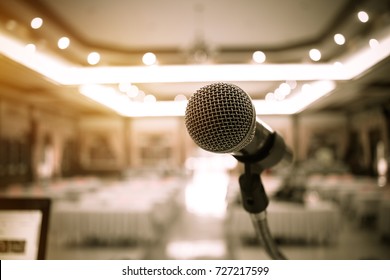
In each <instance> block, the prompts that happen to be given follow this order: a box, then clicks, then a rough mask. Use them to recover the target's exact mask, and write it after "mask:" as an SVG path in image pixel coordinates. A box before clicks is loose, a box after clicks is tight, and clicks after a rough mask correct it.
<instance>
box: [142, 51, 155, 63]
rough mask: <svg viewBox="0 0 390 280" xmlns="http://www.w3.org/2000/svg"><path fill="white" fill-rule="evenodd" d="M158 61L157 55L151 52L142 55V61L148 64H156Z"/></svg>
mask: <svg viewBox="0 0 390 280" xmlns="http://www.w3.org/2000/svg"><path fill="white" fill-rule="evenodd" d="M156 61H157V57H156V55H155V54H154V53H151V52H148V53H145V54H144V55H143V57H142V62H143V63H144V64H145V65H148V66H150V65H154V64H156Z"/></svg>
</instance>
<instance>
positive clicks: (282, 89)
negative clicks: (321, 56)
mask: <svg viewBox="0 0 390 280" xmlns="http://www.w3.org/2000/svg"><path fill="white" fill-rule="evenodd" d="M278 89H279V93H280V94H281V95H283V96H287V95H289V94H290V93H291V87H290V85H289V84H287V83H281V84H280V86H279V88H278Z"/></svg>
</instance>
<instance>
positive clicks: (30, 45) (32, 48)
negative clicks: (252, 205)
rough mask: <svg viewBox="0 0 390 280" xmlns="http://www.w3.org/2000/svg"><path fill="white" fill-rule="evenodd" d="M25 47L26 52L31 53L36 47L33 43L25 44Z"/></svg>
mask: <svg viewBox="0 0 390 280" xmlns="http://www.w3.org/2000/svg"><path fill="white" fill-rule="evenodd" d="M25 49H26V52H27V53H28V54H33V53H35V51H36V50H37V47H36V46H35V45H34V44H27V45H26V46H25Z"/></svg>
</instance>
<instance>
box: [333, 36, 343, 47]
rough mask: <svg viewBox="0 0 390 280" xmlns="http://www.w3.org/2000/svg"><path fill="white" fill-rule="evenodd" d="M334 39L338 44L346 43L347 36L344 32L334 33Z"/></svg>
mask: <svg viewBox="0 0 390 280" xmlns="http://www.w3.org/2000/svg"><path fill="white" fill-rule="evenodd" d="M333 38H334V41H335V43H336V44H337V45H344V44H345V37H344V35H343V34H336V35H334V37H333Z"/></svg>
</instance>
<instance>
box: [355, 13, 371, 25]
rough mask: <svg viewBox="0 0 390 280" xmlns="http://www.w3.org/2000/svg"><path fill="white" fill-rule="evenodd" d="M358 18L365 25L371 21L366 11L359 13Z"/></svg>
mask: <svg viewBox="0 0 390 280" xmlns="http://www.w3.org/2000/svg"><path fill="white" fill-rule="evenodd" d="M357 16H358V19H359V20H360V21H361V22H363V23H364V22H367V21H368V20H369V19H370V17H369V16H368V14H367V13H366V12H365V11H360V12H358V14H357Z"/></svg>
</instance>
